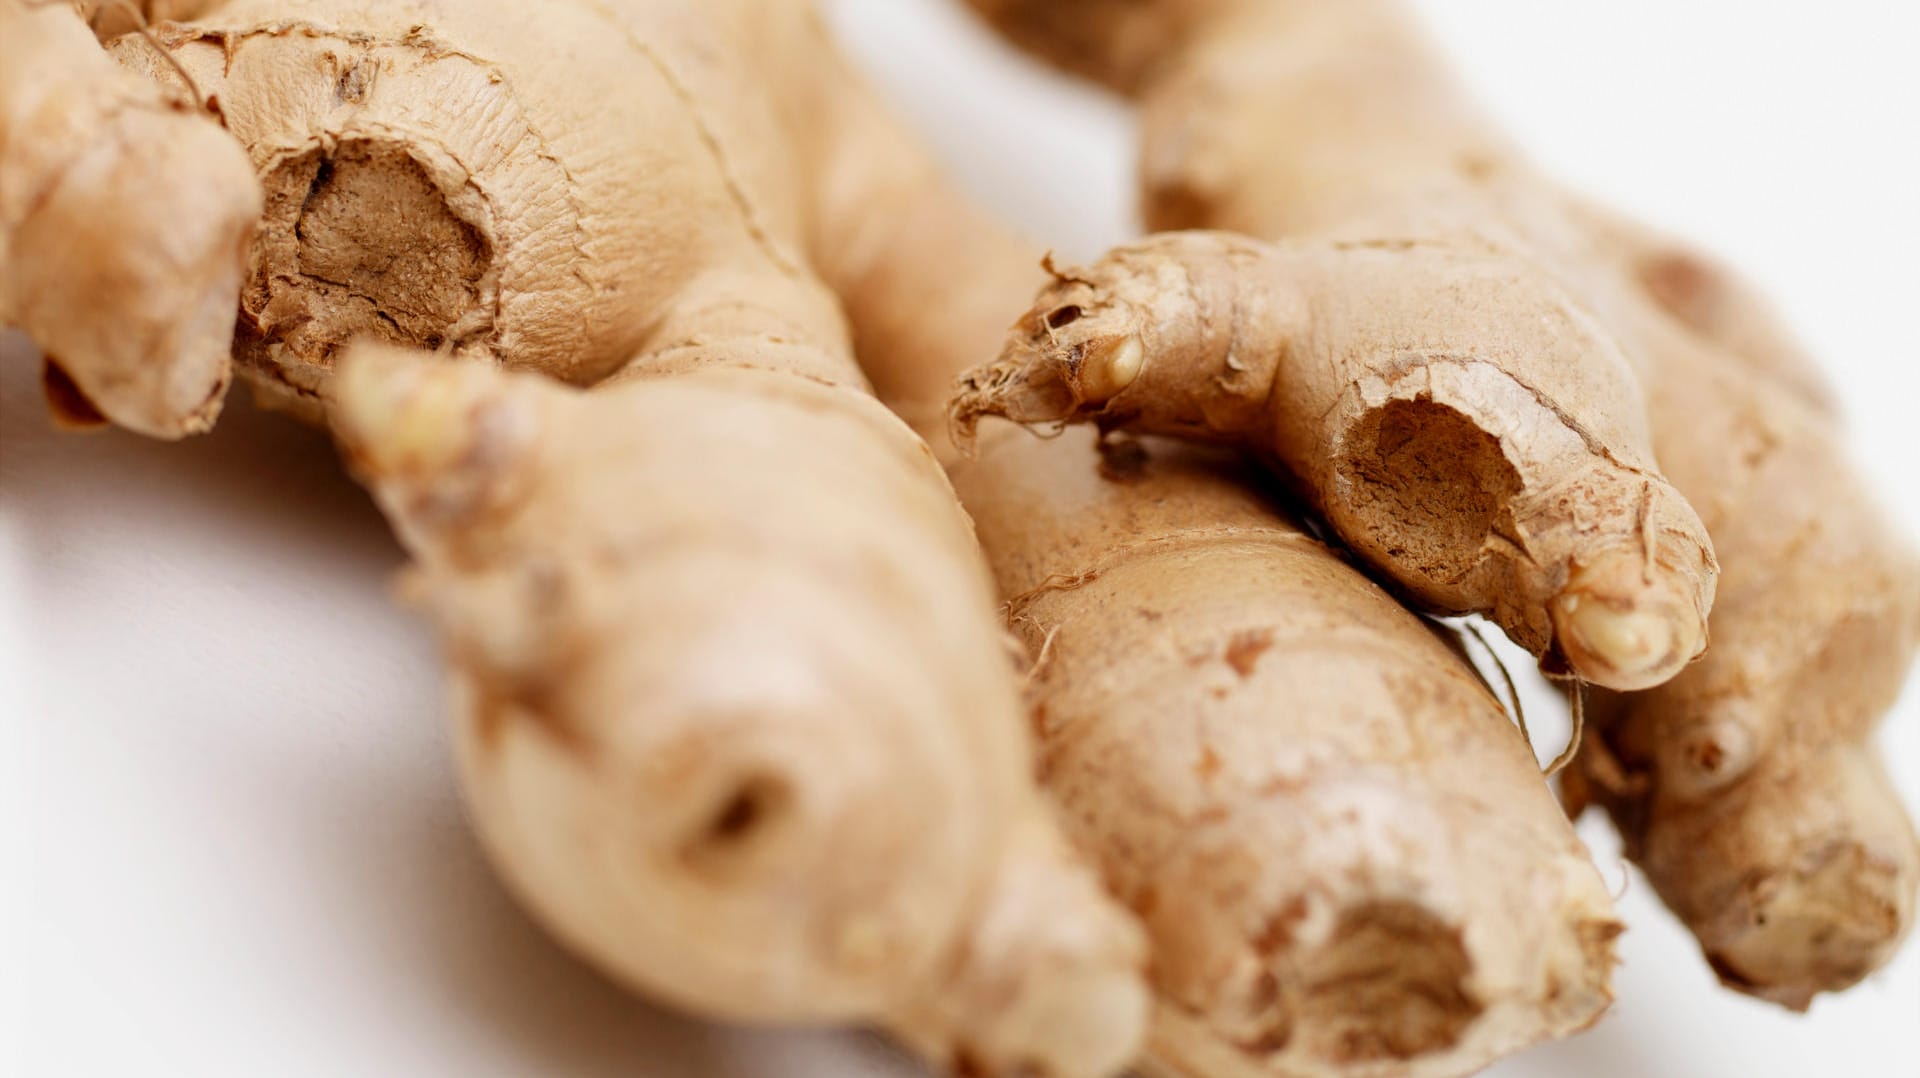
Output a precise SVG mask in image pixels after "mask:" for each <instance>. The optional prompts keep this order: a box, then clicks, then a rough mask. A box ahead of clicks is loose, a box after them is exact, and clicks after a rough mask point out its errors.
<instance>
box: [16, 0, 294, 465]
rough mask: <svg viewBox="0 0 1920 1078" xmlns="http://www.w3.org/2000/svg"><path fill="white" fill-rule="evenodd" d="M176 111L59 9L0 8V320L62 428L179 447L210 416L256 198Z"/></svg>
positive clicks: (29, 1) (223, 142) (214, 142)
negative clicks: (41, 379)
mask: <svg viewBox="0 0 1920 1078" xmlns="http://www.w3.org/2000/svg"><path fill="white" fill-rule="evenodd" d="M189 101H190V98H188V97H187V96H184V95H178V94H171V93H168V92H167V91H165V90H163V89H162V88H160V87H159V86H156V85H153V84H151V83H149V82H147V81H145V80H142V79H140V78H137V77H135V76H133V75H130V74H128V73H127V72H125V71H123V70H121V69H120V68H119V67H118V66H117V65H115V64H114V63H113V62H112V61H111V60H110V59H108V57H107V56H106V55H105V54H104V53H102V52H101V50H100V47H99V45H98V44H96V43H95V41H94V37H93V34H92V32H91V31H90V30H89V29H88V27H87V24H86V22H85V21H83V19H82V18H81V16H80V13H79V12H78V11H77V10H76V9H75V7H74V6H73V5H70V4H67V3H43V2H36V0H3V2H0V325H14V326H17V327H19V328H20V329H22V330H24V331H25V332H26V333H27V335H28V336H30V337H32V338H33V339H34V341H35V343H36V344H38V345H39V346H40V348H41V350H42V351H43V352H44V354H45V355H46V356H47V363H48V385H49V390H50V392H49V401H50V403H51V404H53V405H54V407H55V410H56V413H58V414H60V415H61V416H62V417H63V418H66V419H69V420H72V421H78V422H82V423H85V422H89V421H93V422H97V421H98V420H99V419H100V418H105V419H107V420H111V421H112V422H115V423H118V424H120V425H121V426H124V427H127V428H130V429H132V430H136V431H139V432H140V433H142V434H148V435H151V436H154V437H157V438H179V437H182V436H184V435H188V434H194V433H198V432H201V431H204V430H206V429H207V428H208V427H210V426H211V425H212V424H213V421H214V418H215V417H216V416H218V415H219V412H220V405H221V402H222V400H223V398H224V396H225V392H226V387H227V381H228V378H229V376H230V365H229V363H228V358H227V356H228V349H229V345H230V342H231V340H232V336H233V325H234V300H235V298H236V297H237V296H238V295H239V293H240V283H241V280H242V277H243V273H244V270H245V263H244V255H245V245H246V242H247V238H248V236H249V235H250V233H251V231H252V228H253V223H254V221H255V220H256V219H257V218H258V217H259V215H260V190H259V184H258V182H257V181H256V180H255V179H254V176H253V170H252V168H251V167H250V166H249V165H248V163H247V160H246V157H245V155H243V154H242V153H241V152H240V151H239V148H238V147H237V146H236V145H235V144H234V142H233V140H232V139H231V138H230V137H229V136H228V135H227V134H225V133H224V132H222V131H221V130H220V128H219V125H218V124H217V123H215V122H213V121H212V120H210V119H209V118H207V117H204V116H197V115H194V114H193V110H192V108H191V106H190V104H189Z"/></svg>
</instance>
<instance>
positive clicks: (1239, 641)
mask: <svg viewBox="0 0 1920 1078" xmlns="http://www.w3.org/2000/svg"><path fill="white" fill-rule="evenodd" d="M1272 646H1273V632H1272V631H1271V630H1269V629H1248V630H1245V631H1243V632H1238V633H1235V634H1233V638H1232V639H1230V640H1228V641H1227V650H1226V652H1225V654H1224V655H1223V656H1222V658H1224V659H1225V660H1226V662H1227V665H1228V666H1231V667H1233V672H1234V673H1236V674H1238V675H1240V676H1241V677H1243V678H1246V677H1252V676H1253V668H1254V666H1255V664H1256V663H1258V662H1259V661H1260V655H1261V653H1263V652H1265V651H1266V650H1267V649H1268V648H1270V647H1272Z"/></svg>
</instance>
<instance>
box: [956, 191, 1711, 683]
mask: <svg viewBox="0 0 1920 1078" xmlns="http://www.w3.org/2000/svg"><path fill="white" fill-rule="evenodd" d="M1395 234H1396V235H1400V234H1409V235H1412V234H1415V230H1413V229H1411V228H1409V229H1406V230H1404V231H1403V232H1401V233H1395ZM1473 236H1474V242H1471V243H1469V242H1456V241H1454V240H1451V239H1447V238H1435V239H1433V240H1432V241H1427V240H1424V239H1420V238H1410V239H1404V240H1396V241H1391V242H1385V241H1383V242H1379V243H1375V242H1371V241H1353V242H1348V241H1342V240H1331V241H1327V242H1324V243H1300V244H1293V245H1288V246H1284V247H1275V246H1271V245H1267V244H1261V243H1256V242H1253V241H1250V240H1245V239H1241V238H1239V237H1236V236H1232V235H1229V234H1226V233H1170V234H1166V235H1162V236H1158V237H1154V238H1151V239H1148V240H1146V241H1143V242H1142V243H1140V244H1137V245H1134V246H1131V247H1126V248H1122V249H1120V250H1118V251H1115V252H1113V253H1111V254H1109V255H1108V256H1107V257H1106V258H1104V259H1103V260H1101V262H1100V263H1099V264H1098V265H1095V266H1090V267H1076V268H1072V269H1066V270H1060V271H1058V272H1057V280H1056V281H1055V283H1054V284H1053V285H1052V286H1051V287H1049V288H1047V289H1045V290H1043V291H1042V292H1041V294H1040V296H1039V298H1038V300H1036V301H1035V305H1034V307H1033V310H1032V311H1031V312H1030V313H1029V314H1028V315H1027V316H1026V317H1025V318H1024V319H1022V321H1021V323H1020V325H1019V327H1018V329H1017V331H1016V333H1015V334H1014V337H1013V339H1012V340H1011V341H1010V343H1009V345H1008V348H1007V351H1006V352H1005V354H1004V355H1003V356H1002V357H1001V359H1000V360H998V361H997V362H994V363H992V364H989V365H987V366H984V367H982V368H980V369H978V370H976V371H973V372H971V373H969V374H968V375H967V376H965V378H964V380H963V382H962V385H961V389H960V392H959V394H958V396H957V397H956V398H955V402H954V417H955V421H956V423H957V425H958V427H959V437H960V438H961V439H962V440H963V441H964V440H965V439H966V438H967V436H968V434H969V432H970V431H971V428H972V426H973V424H974V423H975V422H977V421H978V419H979V417H980V416H982V415H1002V416H1006V417H1008V418H1011V419H1014V420H1017V421H1019V422H1023V423H1049V422H1067V421H1083V420H1084V421H1091V422H1097V423H1099V424H1100V425H1101V427H1102V428H1104V429H1126V430H1135V431H1148V432H1154V433H1162V434H1178V435H1184V436H1187V437H1193V438H1201V439H1205V440H1209V441H1218V442H1222V443H1226V444H1232V445H1238V446H1242V447H1245V448H1248V449H1254V450H1258V451H1261V452H1263V453H1267V454H1270V455H1271V456H1272V457H1273V458H1274V459H1276V460H1278V461H1279V462H1280V463H1281V464H1282V465H1283V466H1285V468H1286V469H1287V473H1288V475H1289V476H1290V477H1291V478H1292V479H1294V480H1295V481H1296V482H1297V483H1298V484H1299V485H1300V487H1301V488H1302V489H1303V490H1304V492H1305V493H1306V494H1307V495H1308V497H1309V498H1310V499H1311V501H1312V503H1313V505H1314V506H1315V508H1317V509H1318V510H1319V511H1320V512H1321V514H1322V515H1323V516H1325V518H1326V519H1327V521H1328V522H1329V523H1330V524H1332V525H1333V527H1334V528H1335V529H1336V530H1337V531H1339V533H1340V534H1341V536H1342V537H1343V538H1345V539H1346V541H1347V542H1348V544H1349V545H1350V546H1352V548H1353V549H1354V550H1355V551H1356V552H1358V553H1359V554H1360V555H1361V556H1363V557H1364V558H1366V559H1367V560H1368V561H1369V562H1370V563H1372V564H1373V565H1375V566H1376V567H1378V568H1379V569H1380V570H1381V571H1382V572H1384V573H1386V574H1387V575H1388V576H1389V577H1391V578H1392V579H1393V581H1394V582H1395V583H1396V584H1398V585H1400V586H1401V587H1402V588H1404V589H1406V591H1407V592H1408V593H1409V594H1410V595H1412V596H1413V597H1414V598H1415V599H1417V600H1418V601H1419V602H1420V603H1422V604H1424V605H1426V606H1428V607H1429V608H1432V609H1437V610H1442V611H1446V612H1448V613H1466V612H1475V613H1484V614H1486V615H1488V616H1489V617H1491V618H1492V619H1493V620H1494V621H1495V622H1497V623H1498V624H1499V625H1501V626H1502V627H1503V628H1505V629H1506V630H1507V633H1508V635H1509V636H1511V637H1512V638H1513V639H1514V641H1515V642H1516V643H1519V644H1520V645H1521V646H1523V647H1526V648H1528V649H1530V650H1532V651H1534V652H1536V653H1543V652H1544V653H1547V655H1548V657H1549V659H1550V660H1551V661H1553V662H1555V663H1557V664H1558V665H1560V666H1561V667H1563V668H1568V669H1571V670H1573V671H1575V672H1577V673H1578V674H1579V675H1580V676H1581V677H1583V678H1585V679H1587V680H1590V681H1593V682H1596V683H1598V684H1602V685H1606V686H1609V687H1612V688H1620V689H1635V688H1646V687H1649V686H1652V685H1656V684H1659V683H1660V682H1662V681H1665V680H1666V679H1668V678H1669V677H1671V676H1673V674H1674V673H1676V672H1677V671H1678V670H1680V668H1681V667H1683V666H1685V665H1686V664H1687V663H1688V662H1690V661H1691V660H1692V659H1694V658H1695V657H1696V656H1697V655H1699V654H1700V652H1701V650H1702V649H1704V648H1705V646H1706V617H1707V611H1708V609H1709V608H1710V606H1711V605H1712V602H1713V588H1714V578H1715V574H1716V571H1717V570H1716V566H1715V562H1714V558H1713V552H1712V549H1711V547H1710V545H1709V543H1708V541H1707V535H1706V530H1705V528H1704V527H1702V525H1701V524H1700V520H1699V518H1698V517H1697V516H1696V515H1695V514H1694V512H1693V509H1692V508H1691V507H1690V506H1689V505H1688V504H1687V503H1686V502H1685V500H1683V499H1682V498H1681V497H1680V496H1679V494H1678V493H1676V492H1675V491H1674V489H1673V487H1672V486H1671V485H1670V484H1669V483H1668V482H1667V481H1666V480H1665V479H1664V478H1663V477H1662V476H1661V475H1660V472H1659V470H1658V468H1657V466H1656V465H1655V463H1654V460H1653V455H1652V452H1651V450H1650V448H1649V446H1648V442H1649V437H1648V435H1647V431H1646V419H1645V414H1644V407H1643V405H1642V401H1641V394H1640V390H1639V387H1638V384H1637V383H1636V382H1635V381H1634V378H1633V375H1632V372H1631V370H1630V369H1629V368H1628V365H1627V363H1626V361H1625V359H1624V358H1623V357H1622V356H1621V355H1620V353H1619V349H1618V348H1617V347H1615V346H1614V345H1613V343H1612V341H1611V340H1610V339H1609V338H1607V337H1606V335H1605V334H1603V333H1601V332H1599V331H1598V329H1597V327H1596V326H1595V325H1594V324H1593V319H1592V318H1591V317H1590V316H1588V315H1587V314H1586V313H1585V312H1584V311H1582V310H1581V309H1580V308H1579V307H1578V306H1577V305H1576V304H1574V303H1573V302H1572V301H1571V300H1570V299H1569V297H1568V296H1567V295H1566V294H1565V292H1564V290H1563V289H1561V288H1560V287H1559V286H1558V285H1557V283H1555V282H1553V281H1549V280H1544V279H1541V278H1540V277H1539V275H1537V274H1534V273H1531V272H1530V271H1529V269H1528V262H1527V258H1526V256H1525V255H1524V253H1523V252H1521V251H1519V250H1518V249H1515V248H1512V247H1508V248H1507V249H1502V248H1501V247H1500V246H1499V245H1498V244H1497V243H1496V241H1494V240H1493V239H1491V238H1487V237H1483V236H1481V235H1480V234H1479V233H1478V232H1475V233H1473Z"/></svg>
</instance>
